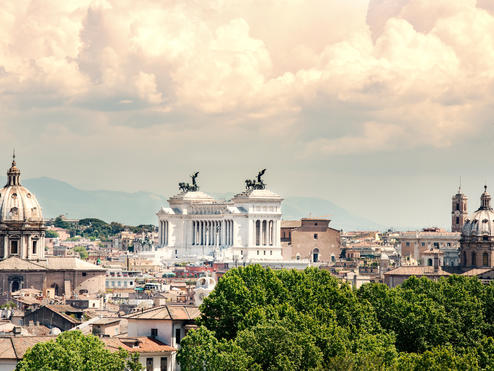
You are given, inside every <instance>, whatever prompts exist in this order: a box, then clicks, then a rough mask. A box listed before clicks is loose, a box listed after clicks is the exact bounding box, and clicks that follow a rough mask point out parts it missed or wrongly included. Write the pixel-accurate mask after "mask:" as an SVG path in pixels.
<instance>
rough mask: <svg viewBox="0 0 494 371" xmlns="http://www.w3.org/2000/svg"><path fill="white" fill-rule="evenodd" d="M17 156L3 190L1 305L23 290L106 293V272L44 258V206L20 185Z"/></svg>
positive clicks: (0, 206) (0, 193) (74, 261)
mask: <svg viewBox="0 0 494 371" xmlns="http://www.w3.org/2000/svg"><path fill="white" fill-rule="evenodd" d="M20 175H21V172H20V170H19V169H18V168H17V166H16V162H15V156H14V159H13V161H12V166H11V167H10V169H9V170H8V172H7V177H8V180H7V184H6V185H5V187H4V188H2V189H1V190H0V289H1V292H0V302H2V301H5V300H8V299H9V297H10V293H11V292H14V291H17V290H19V289H22V288H35V289H37V290H40V291H45V290H46V289H49V288H53V289H54V291H55V294H56V295H60V296H61V295H64V296H66V297H71V296H72V295H74V294H83V293H88V294H97V293H103V292H104V291H105V272H106V270H105V269H103V268H101V267H99V266H96V265H94V264H90V263H87V262H85V261H82V260H80V259H78V258H75V257H69V258H60V257H46V256H45V230H46V228H45V226H44V223H43V214H42V210H41V206H40V204H39V203H38V201H37V199H36V197H35V195H34V194H32V193H31V192H30V191H29V190H28V189H27V188H25V187H23V186H22V185H21V183H20Z"/></svg>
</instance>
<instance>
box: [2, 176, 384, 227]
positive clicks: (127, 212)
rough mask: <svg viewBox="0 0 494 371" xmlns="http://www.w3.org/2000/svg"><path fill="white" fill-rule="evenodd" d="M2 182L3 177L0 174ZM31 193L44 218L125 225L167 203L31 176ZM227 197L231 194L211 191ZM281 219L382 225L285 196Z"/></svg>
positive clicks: (147, 218) (151, 219)
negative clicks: (64, 216)
mask: <svg viewBox="0 0 494 371" xmlns="http://www.w3.org/2000/svg"><path fill="white" fill-rule="evenodd" d="M0 182H2V183H0V184H5V182H6V179H5V177H3V178H2V177H0ZM22 184H23V185H25V186H26V187H27V188H29V189H30V190H31V192H33V193H34V194H35V195H36V197H37V198H38V201H39V202H40V204H41V207H42V208H43V215H44V217H45V218H51V217H56V216H58V215H61V214H64V215H66V216H67V217H68V218H74V219H79V218H87V217H94V218H98V219H102V220H104V221H106V222H111V221H115V222H120V223H124V224H128V225H138V224H156V215H155V214H156V212H157V211H158V210H159V209H160V207H161V206H163V205H166V204H167V201H166V200H167V198H165V197H163V196H160V195H157V194H155V193H151V192H134V193H128V192H118V191H104V190H103V191H85V190H81V189H78V188H76V187H73V186H71V185H70V184H68V183H66V182H63V181H60V180H56V179H52V178H46V177H42V178H32V179H25V180H23V182H22ZM213 196H214V197H217V198H224V199H229V198H231V197H232V196H233V194H213ZM282 212H283V219H285V220H291V219H292V220H293V219H300V218H303V217H310V216H312V217H326V218H329V219H331V220H332V222H331V224H330V226H331V227H333V228H337V229H344V230H365V229H376V230H382V229H384V228H385V227H384V226H382V225H379V224H377V223H375V222H373V221H371V220H368V219H365V218H362V217H359V216H356V215H353V214H351V213H350V212H348V211H347V210H345V209H343V208H341V207H339V206H337V205H335V204H334V203H332V202H330V201H328V200H324V199H320V198H315V197H285V200H284V201H283V204H282Z"/></svg>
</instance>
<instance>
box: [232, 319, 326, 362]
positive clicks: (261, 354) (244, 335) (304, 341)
mask: <svg viewBox="0 0 494 371" xmlns="http://www.w3.org/2000/svg"><path fill="white" fill-rule="evenodd" d="M236 343H237V344H238V345H239V346H240V348H242V349H244V351H245V352H246V353H247V355H248V356H250V358H252V364H251V365H252V366H253V367H254V368H259V369H261V370H286V371H290V370H317V369H319V368H320V367H321V364H322V360H323V355H322V352H321V350H320V349H319V348H318V347H317V346H316V344H315V343H314V338H313V337H311V336H308V334H306V333H303V332H296V331H290V330H289V329H287V328H286V327H284V326H281V325H280V324H269V325H257V326H255V327H253V328H251V329H247V330H243V331H241V332H240V333H239V334H238V337H237V339H236Z"/></svg>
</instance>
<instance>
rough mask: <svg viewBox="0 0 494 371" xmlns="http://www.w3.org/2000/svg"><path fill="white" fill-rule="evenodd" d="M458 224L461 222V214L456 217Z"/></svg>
mask: <svg viewBox="0 0 494 371" xmlns="http://www.w3.org/2000/svg"><path fill="white" fill-rule="evenodd" d="M456 224H460V217H459V216H457V217H456Z"/></svg>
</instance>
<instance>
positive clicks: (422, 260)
mask: <svg viewBox="0 0 494 371" xmlns="http://www.w3.org/2000/svg"><path fill="white" fill-rule="evenodd" d="M460 237H461V234H460V233H459V232H447V231H445V230H442V229H439V228H424V229H423V230H422V231H413V232H401V233H400V235H399V237H398V243H399V248H400V249H401V260H402V265H429V266H432V265H433V261H432V258H431V253H432V252H433V250H440V251H441V257H440V261H439V265H440V266H457V265H459V263H460V258H459V249H460Z"/></svg>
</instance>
